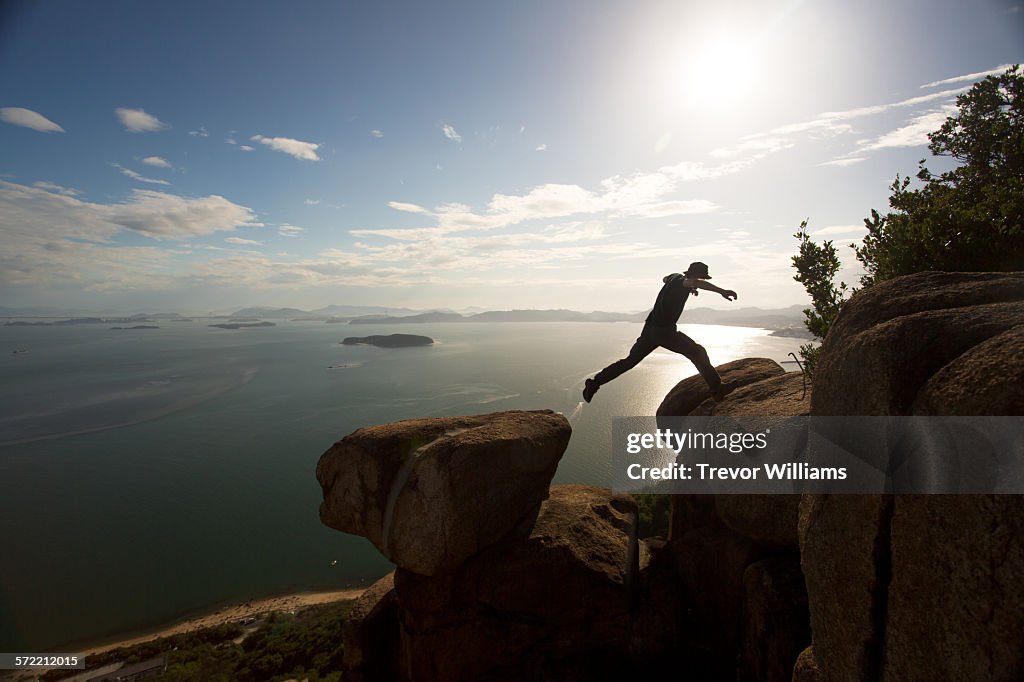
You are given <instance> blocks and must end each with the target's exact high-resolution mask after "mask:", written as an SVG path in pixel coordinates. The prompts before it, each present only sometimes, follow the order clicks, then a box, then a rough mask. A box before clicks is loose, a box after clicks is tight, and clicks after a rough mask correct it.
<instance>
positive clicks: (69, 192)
mask: <svg viewBox="0 0 1024 682" xmlns="http://www.w3.org/2000/svg"><path fill="white" fill-rule="evenodd" d="M32 186H33V187H38V188H39V189H41V190H45V191H47V192H56V193H57V194H63V195H64V196H68V197H76V196H79V195H80V194H81V193H82V191H81V190H78V189H73V188H70V187H62V186H60V185H58V184H57V183H55V182H47V181H45V180H43V181H40V182H33V183H32Z"/></svg>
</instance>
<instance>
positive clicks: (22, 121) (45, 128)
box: [0, 107, 66, 133]
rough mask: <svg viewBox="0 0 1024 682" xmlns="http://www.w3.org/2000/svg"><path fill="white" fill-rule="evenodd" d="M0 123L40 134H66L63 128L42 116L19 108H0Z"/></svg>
mask: <svg viewBox="0 0 1024 682" xmlns="http://www.w3.org/2000/svg"><path fill="white" fill-rule="evenodd" d="M0 121H3V122H4V123H10V124H11V125H16V126H21V127H22V128H31V129H32V130H38V131H39V132H41V133H63V132H66V131H65V130H64V129H63V128H61V127H60V126H59V125H57V124H56V123H54V122H53V121H51V120H50V119H48V118H46V117H45V116H43V115H42V114H40V113H37V112H35V111H32V110H31V109H22V108H21V107H3V108H0Z"/></svg>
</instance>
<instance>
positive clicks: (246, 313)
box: [231, 307, 309, 320]
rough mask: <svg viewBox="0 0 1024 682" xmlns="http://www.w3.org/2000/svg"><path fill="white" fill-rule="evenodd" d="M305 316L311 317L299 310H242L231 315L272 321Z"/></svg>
mask: <svg viewBox="0 0 1024 682" xmlns="http://www.w3.org/2000/svg"><path fill="white" fill-rule="evenodd" d="M303 315H309V313H308V312H306V311H305V310H299V309H298V308H260V307H255V308H242V309H241V310H236V311H235V312H233V313H231V317H233V318H239V317H253V318H257V319H258V318H266V319H271V320H283V319H290V318H293V317H300V316H303Z"/></svg>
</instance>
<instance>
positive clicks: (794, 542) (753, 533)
mask: <svg viewBox="0 0 1024 682" xmlns="http://www.w3.org/2000/svg"><path fill="white" fill-rule="evenodd" d="M713 499H714V504H715V512H716V514H717V515H718V518H719V519H721V521H722V523H724V524H725V525H726V526H727V527H729V528H731V529H732V530H734V531H736V532H737V533H739V534H740V535H742V536H743V537H745V538H749V539H751V540H756V541H757V542H763V543H767V544H771V545H775V546H778V547H789V548H793V549H795V548H796V547H797V546H798V545H799V544H800V541H799V537H798V535H797V519H798V518H799V515H800V495H757V494H749V495H715V496H714V498H713Z"/></svg>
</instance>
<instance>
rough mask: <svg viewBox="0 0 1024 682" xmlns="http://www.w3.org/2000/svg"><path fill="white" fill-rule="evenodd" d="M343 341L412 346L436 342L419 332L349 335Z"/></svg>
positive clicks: (362, 343)
mask: <svg viewBox="0 0 1024 682" xmlns="http://www.w3.org/2000/svg"><path fill="white" fill-rule="evenodd" d="M341 343H342V345H345V346H377V347H378V348H411V347H413V346H430V345H432V344H433V343H434V339H432V338H430V337H429V336H420V335H419V334H387V335H386V336H349V337H347V338H345V339H344V340H342V342H341Z"/></svg>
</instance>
